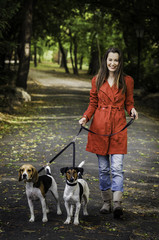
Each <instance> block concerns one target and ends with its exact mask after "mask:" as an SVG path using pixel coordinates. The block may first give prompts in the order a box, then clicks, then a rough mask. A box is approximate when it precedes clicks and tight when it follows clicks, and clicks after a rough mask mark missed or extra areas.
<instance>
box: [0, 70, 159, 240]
mask: <svg viewBox="0 0 159 240" xmlns="http://www.w3.org/2000/svg"><path fill="white" fill-rule="evenodd" d="M30 77H31V78H32V79H31V80H30V81H29V86H28V91H29V93H30V94H31V97H32V102H31V103H27V104H25V106H24V109H23V110H22V111H21V110H18V111H17V113H16V115H15V116H13V117H12V118H11V119H10V125H9V127H8V128H9V130H8V132H5V133H2V135H1V143H0V159H1V161H0V192H1V195H0V239H5V240H11V239H12V240H14V239H17V238H18V239H20V240H21V239H27V240H29V239H39V240H40V239H41V240H43V239H45V240H46V239H56V240H58V239H59V240H60V239H70V240H71V239H77V240H82V239H87V240H88V239H92V240H94V239H101V240H102V239H107V240H116V239H117V240H144V239H147V240H151V239H152V240H157V239H158V236H159V201H158V199H159V191H158V190H159V188H158V187H159V158H158V156H159V155H158V154H159V149H158V140H159V139H158V135H159V125H158V124H157V123H156V122H155V121H154V120H152V119H150V118H148V117H147V116H146V115H144V114H143V113H140V112H139V120H138V121H136V122H134V123H133V125H131V126H130V127H129V129H128V154H127V155H126V156H125V160H124V170H125V173H124V178H125V181H124V190H125V191H124V197H123V208H124V215H123V218H122V219H121V220H115V219H113V215H112V214H109V215H101V214H100V213H99V209H100V207H101V205H102V200H101V197H100V190H99V181H98V164H97V158H96V156H95V155H94V154H91V153H88V152H86V151H85V146H86V142H87V133H86V132H85V131H84V130H82V132H81V133H80V135H79V137H78V139H77V140H76V165H78V164H79V163H80V162H81V161H82V160H85V161H86V163H85V166H84V179H85V180H86V181H87V182H88V185H89V188H90V202H89V205H88V212H89V216H88V217H84V216H83V215H82V212H81V214H80V225H78V226H74V225H73V224H70V225H68V226H67V225H64V224H63V223H64V221H65V219H66V211H65V207H64V202H63V198H62V195H63V190H64V186H65V179H64V178H63V177H62V176H61V174H60V168H61V167H65V166H72V148H71V147H70V148H69V149H67V150H66V151H65V152H64V153H63V154H62V155H60V156H59V157H58V158H57V159H56V160H55V162H53V164H52V165H51V169H52V174H53V176H54V178H55V180H56V182H57V184H58V190H59V195H60V201H61V208H62V212H63V214H62V215H61V216H57V215H56V207H55V200H54V199H53V198H52V196H51V194H49V195H48V205H49V207H50V213H49V214H48V219H49V221H48V222H47V223H42V222H41V218H42V214H41V206H40V203H39V202H35V222H34V223H29V222H28V220H29V208H28V205H27V199H26V195H25V187H24V183H22V182H18V180H17V178H18V177H17V176H18V169H19V167H20V166H21V165H22V164H24V163H31V164H32V165H34V166H35V167H36V168H37V169H39V168H41V166H43V165H44V164H46V162H48V161H49V160H51V159H52V158H53V157H54V156H55V155H56V154H57V153H58V152H59V151H60V150H61V149H62V148H63V147H65V146H66V145H67V144H68V143H69V142H70V141H71V140H72V139H73V138H74V137H75V135H76V134H77V133H78V131H79V128H80V126H79V124H78V120H79V118H80V117H81V116H82V114H83V112H84V110H85V109H86V108H87V105H88V102H89V90H90V81H86V82H85V81H83V80H79V79H70V78H67V79H65V78H64V79H60V78H56V77H53V76H52V75H51V73H48V74H46V73H44V72H38V71H33V70H32V71H31V72H30ZM127 120H129V118H128V119H127ZM41 174H42V173H41Z"/></svg>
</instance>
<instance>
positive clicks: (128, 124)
mask: <svg viewBox="0 0 159 240" xmlns="http://www.w3.org/2000/svg"><path fill="white" fill-rule="evenodd" d="M134 119H135V116H134V118H132V119H131V120H130V121H129V122H128V123H127V124H126V125H125V126H124V127H123V128H122V129H121V130H120V131H119V132H116V133H112V134H103V135H102V134H99V133H95V132H93V131H91V130H89V129H88V128H85V127H84V126H82V125H81V127H80V130H79V132H78V133H77V135H76V136H75V138H74V139H73V140H72V141H71V142H70V143H69V144H68V145H67V146H66V147H64V148H63V149H62V150H61V151H60V152H59V153H57V154H56V155H55V156H54V157H53V158H52V159H51V160H50V161H49V164H51V163H52V162H53V161H54V160H55V159H56V158H57V157H58V156H60V155H61V154H62V153H63V152H64V151H65V150H66V149H67V148H68V147H69V146H71V145H73V167H75V141H76V139H77V137H78V136H79V134H80V133H81V131H82V129H84V130H86V131H87V132H90V133H93V134H96V135H99V136H107V137H111V136H113V135H116V134H118V133H120V132H122V131H124V129H126V128H127V127H129V126H130V125H131V124H132V123H133V122H134ZM44 169H45V167H42V168H40V169H39V171H38V173H40V172H41V171H42V170H44Z"/></svg>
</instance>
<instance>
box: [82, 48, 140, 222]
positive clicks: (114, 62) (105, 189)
mask: <svg viewBox="0 0 159 240" xmlns="http://www.w3.org/2000/svg"><path fill="white" fill-rule="evenodd" d="M133 88H134V81H133V79H132V78H131V77H130V76H127V75H124V74H123V61H122V54H121V52H120V50H119V49H117V48H110V49H108V51H107V52H106V53H105V55H104V58H103V60H102V64H101V67H100V70H99V72H98V74H97V76H95V77H94V78H93V79H92V89H91V91H90V103H89V106H88V109H87V110H86V112H85V113H84V115H83V117H82V118H81V119H80V120H79V123H80V124H82V125H83V126H84V125H85V124H86V123H87V122H88V121H89V120H90V119H91V117H92V116H93V115H94V117H93V120H92V123H91V126H90V130H92V131H93V132H95V133H98V134H101V135H95V134H92V133H88V142H87V147H86V150H87V151H89V152H92V153H95V154H97V157H98V164H99V182H100V190H101V196H102V199H103V201H104V204H103V206H102V208H101V209H100V212H101V213H109V212H111V202H112V199H113V214H114V217H115V218H119V217H120V216H121V215H123V211H122V207H121V201H122V193H123V159H124V154H126V153H127V129H125V130H124V131H122V132H120V133H118V134H116V135H114V136H111V137H107V136H102V135H104V134H111V133H116V132H118V131H120V130H121V129H122V128H123V127H124V126H125V125H126V116H125V111H124V109H126V111H127V112H128V114H129V115H130V116H131V117H135V119H138V113H137V111H136V110H135V108H134V99H133ZM110 159H111V165H110V161H109V160H110ZM110 170H111V177H110Z"/></svg>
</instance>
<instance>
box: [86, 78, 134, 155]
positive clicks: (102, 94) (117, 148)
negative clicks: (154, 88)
mask: <svg viewBox="0 0 159 240" xmlns="http://www.w3.org/2000/svg"><path fill="white" fill-rule="evenodd" d="M125 83H126V87H127V90H126V93H124V94H122V90H119V89H118V88H117V87H116V86H115V85H113V86H112V87H110V86H109V83H108V82H107V81H106V82H105V83H104V84H103V85H102V86H101V88H100V90H99V92H97V88H96V77H94V78H93V79H92V89H91V90H90V103H89V106H88V109H87V110H86V111H85V113H84V115H86V116H87V118H88V120H90V119H91V117H92V116H93V115H94V116H93V120H92V122H91V126H90V130H92V131H93V132H96V133H99V134H111V133H115V132H118V131H120V130H121V129H122V128H123V127H124V126H125V125H126V116H125V111H124V109H126V111H127V112H128V114H129V115H130V111H131V109H132V108H133V107H134V99H133V89H134V80H133V79H132V78H131V77H130V76H125ZM86 150H87V151H89V152H92V153H96V154H100V155H106V154H126V153H127V129H125V130H124V131H122V132H121V133H119V134H116V135H114V136H112V137H105V136H98V135H95V134H92V133H88V142H87V146H86Z"/></svg>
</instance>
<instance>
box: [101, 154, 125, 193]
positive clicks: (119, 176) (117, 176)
mask: <svg viewBox="0 0 159 240" xmlns="http://www.w3.org/2000/svg"><path fill="white" fill-rule="evenodd" d="M97 157H98V164H99V184H100V190H101V191H106V190H107V189H111V190H112V191H121V192H123V175H124V172H123V159H124V154H111V155H110V156H109V155H106V156H102V155H97ZM110 158H111V164H110ZM110 171H111V172H110Z"/></svg>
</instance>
